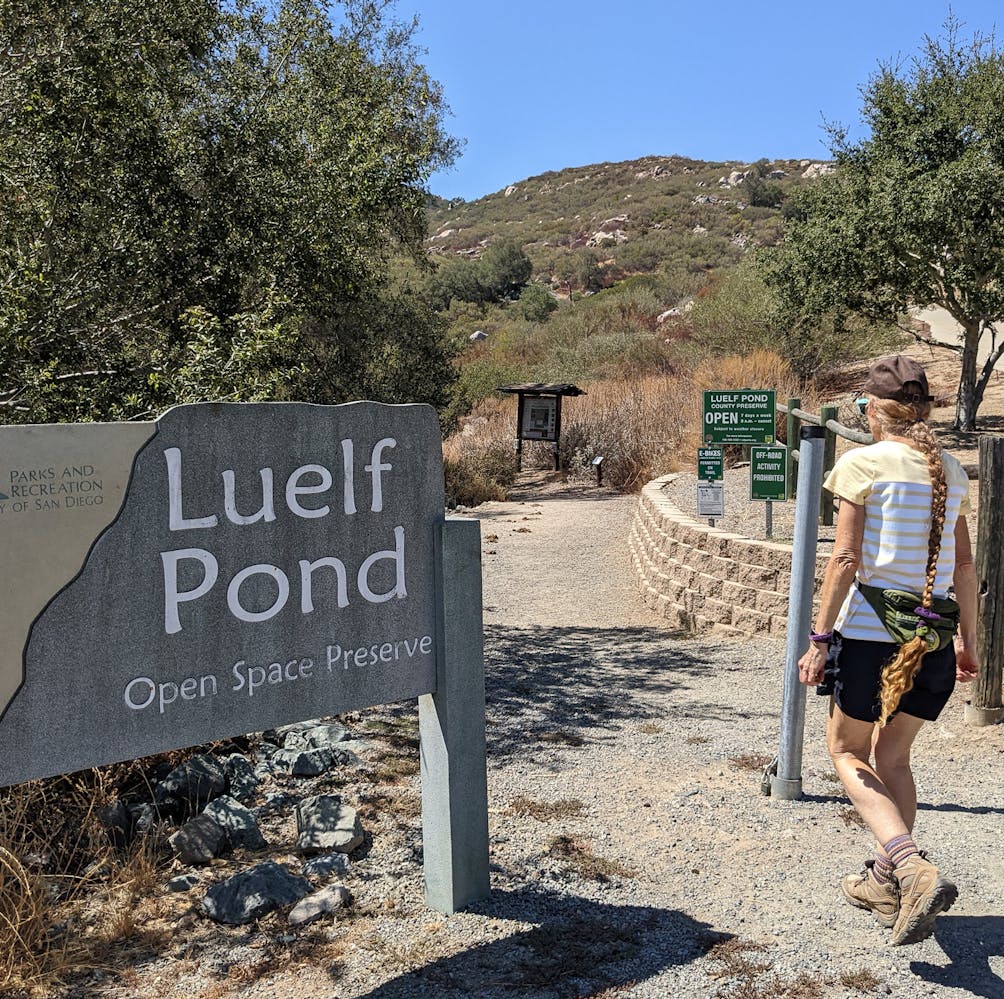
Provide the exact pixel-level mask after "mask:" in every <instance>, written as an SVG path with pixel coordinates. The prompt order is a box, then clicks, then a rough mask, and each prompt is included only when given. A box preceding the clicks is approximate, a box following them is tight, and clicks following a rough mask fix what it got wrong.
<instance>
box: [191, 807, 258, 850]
mask: <svg viewBox="0 0 1004 999" xmlns="http://www.w3.org/2000/svg"><path fill="white" fill-rule="evenodd" d="M202 814H203V815H206V816H208V817H209V818H211V819H212V820H213V821H214V822H215V823H216V824H217V825H218V826H219V827H220V828H221V829H223V830H224V831H225V832H226V834H227V839H228V840H229V841H230V845H231V846H235V847H239V846H243V847H245V848H246V849H248V850H264V849H265V847H266V845H267V844H266V843H265V837H264V836H262V834H261V830H260V829H259V828H258V822H257V820H256V819H255V817H254V815H252V814H251V812H250V811H249V810H248V809H247V808H245V807H244V806H243V805H242V804H241V803H240V802H239V801H237V800H235V799H234V798H231V797H229V795H223V796H222V797H221V798H217V799H216V800H215V801H211V802H210V803H209V804H208V805H206V807H205V810H204V811H203V813H202Z"/></svg>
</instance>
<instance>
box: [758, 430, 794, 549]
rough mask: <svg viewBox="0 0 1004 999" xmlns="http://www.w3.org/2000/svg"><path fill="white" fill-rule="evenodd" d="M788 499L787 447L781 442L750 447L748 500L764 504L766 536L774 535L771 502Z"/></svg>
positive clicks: (780, 501)
mask: <svg viewBox="0 0 1004 999" xmlns="http://www.w3.org/2000/svg"><path fill="white" fill-rule="evenodd" d="M787 499H788V449H787V448H786V447H784V446H783V445H781V444H771V445H764V444H758V445H754V446H752V447H751V448H750V502H763V503H765V504H766V506H765V509H766V517H767V532H766V533H767V538H768V540H770V539H771V538H773V536H774V516H773V505H772V504H773V503H775V502H778V503H784V502H785V501H786V500H787Z"/></svg>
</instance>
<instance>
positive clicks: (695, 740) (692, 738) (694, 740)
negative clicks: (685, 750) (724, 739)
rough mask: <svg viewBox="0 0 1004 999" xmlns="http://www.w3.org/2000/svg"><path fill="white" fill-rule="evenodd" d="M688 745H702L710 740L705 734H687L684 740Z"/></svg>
mask: <svg viewBox="0 0 1004 999" xmlns="http://www.w3.org/2000/svg"><path fill="white" fill-rule="evenodd" d="M684 741H685V742H686V743H687V745H688V746H703V745H704V744H705V743H708V742H711V740H710V739H709V738H708V737H707V736H705V735H688V736H687V738H686V739H685V740H684Z"/></svg>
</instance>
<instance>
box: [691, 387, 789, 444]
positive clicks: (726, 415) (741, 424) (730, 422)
mask: <svg viewBox="0 0 1004 999" xmlns="http://www.w3.org/2000/svg"><path fill="white" fill-rule="evenodd" d="M774 399H775V393H774V390H773V389H730V390H728V391H711V392H705V393H704V420H703V423H702V428H703V429H702V437H703V439H704V443H705V444H771V443H773V441H774V419H775V415H774V414H775V408H774Z"/></svg>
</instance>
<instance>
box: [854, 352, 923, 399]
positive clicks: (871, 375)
mask: <svg viewBox="0 0 1004 999" xmlns="http://www.w3.org/2000/svg"><path fill="white" fill-rule="evenodd" d="M864 390H865V392H867V393H868V394H869V395H873V396H875V397H876V398H877V399H895V400H896V401H897V402H906V403H912V402H933V401H934V396H933V395H931V394H930V390H929V389H928V387H927V375H926V374H925V372H924V368H923V367H922V366H921V365H920V364H918V363H917V361H915V360H914V359H913V358H912V357H905V356H904V355H903V354H893V355H892V356H890V357H881V358H879V360H877V361H876V362H875V363H874V364H873V365H872V366H871V369H870V370H869V372H868V380H867V381H866V382H865V385H864Z"/></svg>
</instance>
